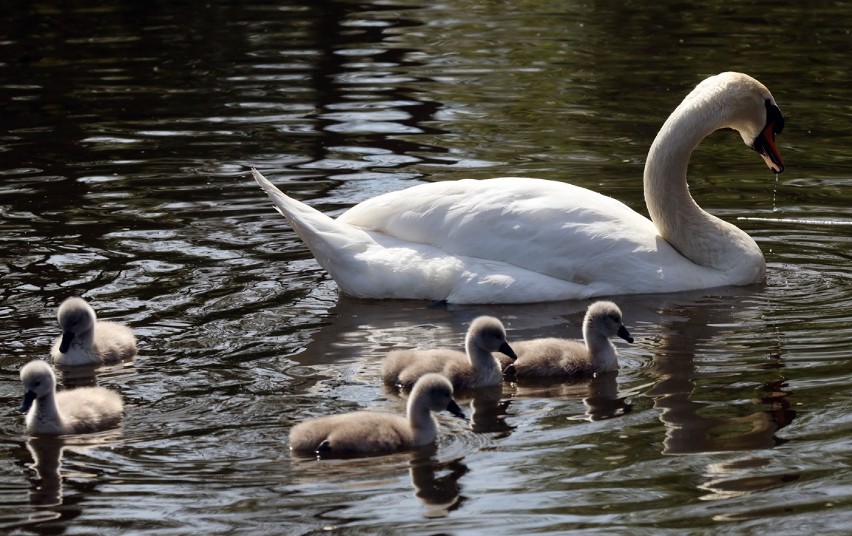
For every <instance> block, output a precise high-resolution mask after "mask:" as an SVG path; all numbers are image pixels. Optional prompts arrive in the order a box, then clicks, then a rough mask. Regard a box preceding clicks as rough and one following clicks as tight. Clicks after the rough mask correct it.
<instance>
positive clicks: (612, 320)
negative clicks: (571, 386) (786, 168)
mask: <svg viewBox="0 0 852 536" xmlns="http://www.w3.org/2000/svg"><path fill="white" fill-rule="evenodd" d="M616 335H618V336H619V337H621V338H622V339H624V340H626V341H627V342H631V343H632V342H633V337H631V336H630V333H629V332H628V331H627V328H625V327H624V324H623V323H622V316H621V309H619V308H618V306H617V305H616V304H614V303H612V302H609V301H598V302H595V303H593V304H592V305H590V306H589V308H588V310H587V311H586V316H585V318H584V319H583V339H584V341H576V340H569V339H557V338H544V339H532V340H528V341H518V342H515V343H513V344H512V346H513V348H514V349H515V352H516V353H517V354H518V359H517V360H516V361H515V362H514V363H513V364H510V365H508V366H507V367H506V371H505V372H506V375H507V376H509V377H512V376H514V377H515V378H548V377H550V378H558V377H576V376H590V375H592V374H595V373H599V372H605V371H613V370H618V356H617V353H616V350H615V346H614V345H613V344H612V342H611V341H610V338H611V337H614V336H616Z"/></svg>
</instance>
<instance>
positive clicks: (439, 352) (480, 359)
mask: <svg viewBox="0 0 852 536" xmlns="http://www.w3.org/2000/svg"><path fill="white" fill-rule="evenodd" d="M465 350H466V351H467V353H464V352H460V351H458V350H448V349H435V350H394V351H393V352H391V353H390V354H388V356H387V357H386V358H385V359H384V361H383V362H382V380H383V381H384V382H385V383H386V384H389V385H398V386H401V387H402V388H403V389H406V390H407V389H410V388H411V386H412V385H414V382H415V381H416V380H417V378H419V377H420V376H423V375H424V374H426V373H429V372H438V373H440V374H443V375H444V376H446V377H447V378H449V379H450V381H451V382H452V384H453V387H454V388H455V389H474V388H476V387H485V386H489V385H499V384H500V383H501V382H502V381H503V373H502V369H503V367H502V366H501V364H500V361H499V360H498V359H497V358H495V357H494V356H493V355H492V352H500V353H502V354H505V355H507V356H509V357H510V358H511V359H512V361H514V360H515V358H516V356H515V352H514V350H512V347H511V346H509V343H507V342H506V329H505V328H504V327H503V324H502V323H501V322H500V321H499V320H497V319H496V318H494V317H492V316H480V317H478V318H476V319H475V320H474V321H473V322H471V324H470V328H468V330H467V336H466V337H465Z"/></svg>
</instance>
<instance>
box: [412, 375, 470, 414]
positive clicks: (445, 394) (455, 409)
mask: <svg viewBox="0 0 852 536" xmlns="http://www.w3.org/2000/svg"><path fill="white" fill-rule="evenodd" d="M415 400H418V401H419V400H425V405H426V407H427V408H429V411H434V412H438V411H444V410H447V411H449V412H450V413H452V414H453V415H455V416H456V417H459V418H460V419H464V418H465V416H464V412H463V411H462V410H461V408H460V407H459V405H458V404H457V403H456V401H455V400H453V384H451V383H450V380H448V379H447V378H446V377H445V376H442V375H440V374H437V373H434V372H432V373H429V374H424V375H423V376H421V377H420V378H419V379H418V380H417V382H416V383H415V384H414V388H412V390H411V395H410V396H409V404H411V403H412V402H413V401H415Z"/></svg>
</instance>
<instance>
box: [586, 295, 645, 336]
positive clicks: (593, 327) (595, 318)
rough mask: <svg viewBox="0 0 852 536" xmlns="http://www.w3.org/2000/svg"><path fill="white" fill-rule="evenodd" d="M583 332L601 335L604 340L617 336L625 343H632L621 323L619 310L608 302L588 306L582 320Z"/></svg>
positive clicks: (628, 333)
mask: <svg viewBox="0 0 852 536" xmlns="http://www.w3.org/2000/svg"><path fill="white" fill-rule="evenodd" d="M583 332H584V333H587V334H601V335H603V336H605V337H606V338H610V337H614V336H616V335H618V336H619V337H621V338H622V339H624V340H625V341H627V342H630V343H632V342H633V337H631V336H630V332H629V331H627V328H626V327H624V323H623V322H622V319H621V309H619V308H618V306H617V305H616V304H614V303H612V302H610V301H598V302H595V303H593V304H592V305H590V306H589V308H588V310H587V311H586V317H585V319H584V320H583Z"/></svg>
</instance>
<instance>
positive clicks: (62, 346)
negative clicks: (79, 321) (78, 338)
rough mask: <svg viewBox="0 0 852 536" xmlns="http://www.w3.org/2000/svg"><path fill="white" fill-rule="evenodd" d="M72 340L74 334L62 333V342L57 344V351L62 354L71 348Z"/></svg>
mask: <svg viewBox="0 0 852 536" xmlns="http://www.w3.org/2000/svg"><path fill="white" fill-rule="evenodd" d="M73 340H74V333H73V332H71V331H63V332H62V341H60V343H59V351H60V352H62V353H63V354H64V353H65V352H67V351H68V348H70V347H71V341H73Z"/></svg>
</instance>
